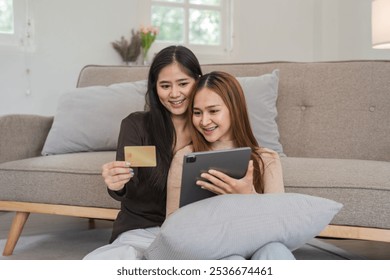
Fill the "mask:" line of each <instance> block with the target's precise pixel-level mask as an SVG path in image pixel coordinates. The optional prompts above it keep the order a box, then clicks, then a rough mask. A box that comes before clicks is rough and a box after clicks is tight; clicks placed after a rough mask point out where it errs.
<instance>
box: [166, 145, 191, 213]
mask: <svg viewBox="0 0 390 280" xmlns="http://www.w3.org/2000/svg"><path fill="white" fill-rule="evenodd" d="M190 152H192V146H191V145H189V146H186V147H184V148H183V149H181V150H179V151H177V153H176V154H175V156H174V157H173V159H172V162H171V167H170V168H169V173H168V180H167V216H168V215H170V214H171V213H173V212H174V211H176V210H177V209H178V208H179V202H180V191H181V178H182V171H183V157H184V155H185V154H188V153H190Z"/></svg>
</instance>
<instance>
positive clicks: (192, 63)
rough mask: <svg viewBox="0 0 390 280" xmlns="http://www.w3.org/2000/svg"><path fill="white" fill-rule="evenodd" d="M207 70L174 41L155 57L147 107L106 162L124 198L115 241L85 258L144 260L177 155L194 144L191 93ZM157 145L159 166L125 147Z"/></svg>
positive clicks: (128, 124) (109, 180) (107, 176)
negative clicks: (128, 157) (134, 162)
mask: <svg viewBox="0 0 390 280" xmlns="http://www.w3.org/2000/svg"><path fill="white" fill-rule="evenodd" d="M201 75H202V71H201V67H200V64H199V61H198V59H197V58H196V56H195V55H194V54H193V53H192V51H191V50H189V49H188V48H186V47H183V46H170V47H167V48H165V49H163V50H161V51H160V52H159V53H158V54H157V55H156V56H155V58H154V60H153V62H152V64H151V66H150V69H149V75H148V87H147V93H146V104H147V107H148V110H147V111H145V112H135V113H132V114H130V115H129V116H128V117H126V118H125V119H124V120H123V121H122V124H121V129H120V134H119V139H118V148H117V155H116V161H114V162H109V163H106V164H104V165H103V167H102V170H103V171H102V176H103V178H104V180H105V183H106V185H107V187H108V192H109V194H110V195H111V196H112V197H113V198H114V199H116V200H119V201H120V202H121V210H120V212H119V214H118V217H117V219H116V220H115V222H114V227H113V232H112V236H111V239H110V244H108V245H106V246H103V247H100V248H98V249H96V250H95V251H93V252H91V253H89V254H88V255H87V256H86V257H85V258H84V259H142V258H143V251H144V250H145V249H146V248H147V247H148V245H149V244H150V243H151V242H152V241H153V240H154V237H155V235H156V234H157V233H158V231H159V227H160V226H161V224H162V223H163V222H164V220H165V216H166V215H165V209H166V193H167V192H166V189H167V188H166V182H167V175H168V171H169V167H170V163H171V160H172V158H173V154H174V153H175V152H176V151H177V150H179V149H181V148H183V147H184V146H186V145H188V144H189V143H190V134H189V129H188V126H187V119H186V112H187V108H188V99H187V97H188V95H189V94H190V92H191V89H192V87H193V85H194V84H195V81H196V80H198V79H199V77H200V76H201ZM145 145H154V146H156V156H157V166H156V167H139V168H137V167H132V166H131V163H129V162H125V161H124V147H125V146H145Z"/></svg>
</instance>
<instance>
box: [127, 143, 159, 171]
mask: <svg viewBox="0 0 390 280" xmlns="http://www.w3.org/2000/svg"><path fill="white" fill-rule="evenodd" d="M125 161H128V162H130V164H131V167H155V166H156V165H157V161H156V146H125Z"/></svg>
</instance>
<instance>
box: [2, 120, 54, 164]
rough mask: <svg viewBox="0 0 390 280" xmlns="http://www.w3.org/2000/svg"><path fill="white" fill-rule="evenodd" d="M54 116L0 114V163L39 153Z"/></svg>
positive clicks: (34, 155)
mask: <svg viewBox="0 0 390 280" xmlns="http://www.w3.org/2000/svg"><path fill="white" fill-rule="evenodd" d="M53 119H54V117H52V116H48V117H46V116H38V115H5V116H0V131H1V137H0V163H2V162H6V161H12V160H18V159H24V158H29V157H36V156H39V155H40V154H41V151H42V148H43V145H44V144H45V140H46V137H47V135H48V133H49V130H50V128H51V126H52V124H53Z"/></svg>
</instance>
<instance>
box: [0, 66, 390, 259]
mask: <svg viewBox="0 0 390 280" xmlns="http://www.w3.org/2000/svg"><path fill="white" fill-rule="evenodd" d="M274 69H279V70H280V81H279V95H278V100H277V109H278V119H277V123H278V127H279V132H280V142H281V144H282V145H283V150H284V153H285V154H286V155H287V157H282V166H283V173H284V182H285V187H286V191H287V192H296V193H304V194H309V195H314V196H320V197H325V198H329V199H332V200H336V201H338V202H341V203H343V205H344V207H343V209H342V210H341V211H340V212H339V213H338V214H337V215H336V216H335V218H334V219H333V220H332V222H331V225H329V226H328V227H327V228H326V229H325V230H324V231H323V232H322V233H321V236H328V237H336V238H352V239H367V240H378V241H386V242H390V79H389V76H390V61H339V62H321V63H315V62H310V63H297V62H268V63H247V64H220V65H203V71H204V72H209V71H211V70H223V71H227V72H230V73H232V74H233V75H236V76H256V75H261V74H265V73H270V72H272V70H274ZM147 70H148V68H147V67H124V66H94V65H89V66H86V67H84V68H83V69H82V70H81V73H80V76H79V80H78V84H77V87H88V86H93V85H110V84H112V83H121V82H127V81H136V80H142V79H145V78H146V77H147ZM70 113H71V112H70ZM52 123H53V117H50V116H33V115H7V116H2V117H0V131H1V138H0V211H1V210H2V211H13V212H15V213H16V215H15V218H14V221H13V223H12V225H11V228H10V233H9V237H8V240H7V244H6V246H5V248H4V251H3V255H10V254H12V252H13V250H14V247H15V246H16V243H17V240H18V238H19V236H20V234H21V232H22V229H23V225H24V224H25V222H26V220H27V218H28V216H29V214H30V213H47V214H58V215H69V216H77V217H84V218H92V219H94V218H97V219H115V217H116V214H117V212H118V209H119V204H118V203H117V202H116V201H114V200H113V199H112V198H110V197H109V196H108V195H107V192H106V187H105V185H104V182H103V180H102V178H101V175H100V172H101V165H102V164H103V163H105V162H108V161H111V160H113V159H114V158H115V152H114V151H99V152H95V151H93V152H80V153H70V154H61V155H51V156H41V151H42V147H43V145H44V142H45V139H46V137H47V135H48V132H49V130H50V128H51V125H52Z"/></svg>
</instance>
